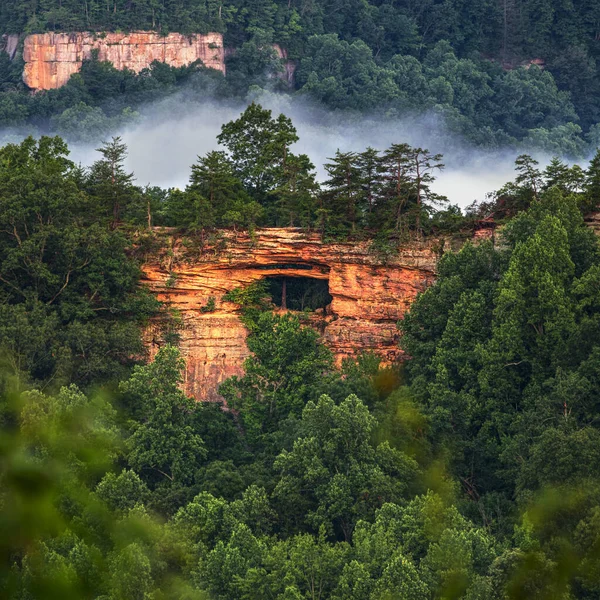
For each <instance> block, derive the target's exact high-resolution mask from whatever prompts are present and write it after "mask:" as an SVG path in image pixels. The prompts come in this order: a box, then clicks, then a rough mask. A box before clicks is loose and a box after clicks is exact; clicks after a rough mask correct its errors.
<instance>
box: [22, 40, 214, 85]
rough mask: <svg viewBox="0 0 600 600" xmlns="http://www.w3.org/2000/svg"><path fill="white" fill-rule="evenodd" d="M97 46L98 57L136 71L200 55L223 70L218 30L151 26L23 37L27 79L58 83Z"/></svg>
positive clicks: (182, 62)
mask: <svg viewBox="0 0 600 600" xmlns="http://www.w3.org/2000/svg"><path fill="white" fill-rule="evenodd" d="M94 50H97V51H98V58H99V59H100V60H105V61H110V62H111V63H112V64H113V65H114V66H115V67H116V68H117V69H130V70H132V71H135V72H136V73H139V72H140V71H141V70H142V69H145V68H147V67H149V66H150V65H151V64H152V63H153V62H154V61H159V62H164V63H167V64H168V65H171V66H173V67H183V66H186V65H189V64H191V63H193V62H195V61H197V60H201V61H202V62H203V63H204V65H205V66H206V67H211V68H213V69H218V70H219V71H221V72H223V73H224V72H225V60H224V53H223V36H222V35H221V34H220V33H209V34H206V35H200V34H194V35H182V34H179V33H170V34H169V35H166V36H163V35H159V34H157V33H152V32H135V33H128V34H125V33H98V34H94V33H44V34H35V35H29V36H27V37H26V38H25V45H24V50H23V59H24V60H25V70H24V73H23V80H24V82H25V84H26V85H27V86H28V87H30V88H32V89H34V90H49V89H55V88H59V87H61V86H62V85H64V84H65V83H67V81H68V80H69V78H70V77H71V75H73V74H74V73H77V72H79V70H80V69H81V65H82V62H83V61H84V60H87V59H90V58H91V57H92V52H93V51H94Z"/></svg>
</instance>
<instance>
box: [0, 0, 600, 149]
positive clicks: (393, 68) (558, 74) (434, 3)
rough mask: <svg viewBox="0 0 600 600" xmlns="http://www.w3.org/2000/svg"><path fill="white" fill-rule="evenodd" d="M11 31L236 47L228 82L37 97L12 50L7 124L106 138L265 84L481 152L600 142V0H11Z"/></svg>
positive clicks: (175, 72)
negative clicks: (139, 34)
mask: <svg viewBox="0 0 600 600" xmlns="http://www.w3.org/2000/svg"><path fill="white" fill-rule="evenodd" d="M0 29H1V30H2V31H0V33H19V34H23V33H32V32H43V31H67V32H68V31H88V30H92V31H131V30H140V29H142V30H155V31H159V32H162V33H167V32H181V33H192V32H200V33H206V32H208V31H217V32H223V33H224V35H225V45H226V46H227V47H228V48H231V49H232V52H231V53H230V54H229V56H228V59H227V70H228V76H227V77H225V78H223V77H222V76H220V75H218V74H215V73H209V72H206V71H205V70H203V69H202V68H201V67H199V66H192V67H191V68H188V69H169V68H166V67H164V65H162V66H161V65H158V64H157V65H155V66H153V67H152V68H150V69H147V70H145V71H144V72H143V73H142V74H140V75H138V76H135V75H134V74H133V73H131V72H117V71H115V69H112V68H111V67H110V66H109V65H106V64H94V61H91V64H87V65H86V66H85V67H84V69H83V71H82V73H81V74H80V75H76V76H73V78H72V81H71V83H70V84H69V85H67V86H66V88H64V89H62V90H58V91H52V92H49V93H47V94H38V95H36V96H34V97H31V96H29V95H28V94H26V93H23V92H24V90H23V89H22V88H23V86H22V84H21V83H20V80H21V71H22V62H21V60H20V59H19V54H18V53H17V57H16V59H15V61H13V62H12V63H11V62H10V60H9V58H8V56H7V55H5V54H0V89H1V90H2V91H1V92H0V125H3V126H14V125H25V124H29V125H34V126H36V127H38V128H40V130H41V131H42V132H45V133H48V132H56V133H60V134H62V135H67V136H68V135H69V134H72V133H73V125H72V124H73V123H76V122H78V121H80V120H85V121H86V122H87V123H88V125H89V129H90V130H93V128H94V127H95V128H97V129H98V130H99V132H98V134H96V135H100V136H101V135H102V134H104V135H106V133H105V131H108V130H112V129H115V128H117V127H119V126H120V125H122V124H123V123H124V122H127V120H128V119H130V118H131V110H135V109H136V108H137V107H138V106H140V104H141V103H143V102H146V101H148V100H156V99H158V98H161V97H163V96H165V95H168V94H171V93H174V92H176V91H180V90H182V89H186V90H189V89H192V90H193V92H194V94H198V93H203V94H210V95H213V96H215V97H217V98H244V97H245V96H246V94H247V93H248V90H249V89H250V88H252V87H253V86H259V87H261V88H265V89H278V88H279V89H281V90H282V91H284V92H286V93H289V92H290V91H291V92H292V93H294V92H295V93H301V94H302V95H303V96H305V97H308V98H310V99H311V100H312V101H314V102H316V103H318V104H321V105H324V106H325V107H328V108H330V109H333V110H340V111H349V112H351V113H356V112H358V113H361V112H365V111H368V112H372V111H375V112H379V113H380V114H386V115H388V116H390V115H391V116H396V115H397V116H403V115H410V114H414V113H423V112H427V113H432V114H435V115H438V116H439V117H440V118H441V119H442V120H443V122H444V123H446V124H447V125H448V126H449V127H450V129H451V130H452V131H454V132H456V133H459V134H460V135H461V136H464V137H465V138H466V139H468V140H469V141H471V142H472V143H475V144H477V145H480V146H488V147H499V146H505V145H515V144H520V145H522V146H524V147H528V148H539V149H541V150H545V151H547V152H549V153H551V154H565V155H569V156H573V157H581V156H584V155H587V154H589V153H590V152H591V151H593V150H594V149H595V147H596V145H597V143H598V140H599V139H600V128H599V126H598V124H599V123H600V79H599V69H600V65H598V58H599V56H600V42H599V41H598V40H599V38H600V8H598V6H597V3H596V2H594V1H592V0H473V1H469V2H460V1H458V0H444V1H442V0H426V1H424V2H411V1H405V0H402V1H400V2H388V1H371V2H369V1H367V0H361V1H356V2H347V1H345V0H343V1H342V0H314V1H312V0H311V1H304V0H302V1H300V0H291V1H288V0H285V1H279V0H278V1H272V0H233V1H231V2H221V1H212V0H169V1H166V0H138V1H135V2H130V1H125V0H107V1H104V0H103V1H102V2H100V1H99V0H85V1H84V2H80V1H74V0H46V1H44V2H30V1H29V0H2V1H1V2H0ZM273 44H278V45H279V46H280V47H282V48H285V49H286V51H287V54H288V57H289V60H291V61H292V62H293V64H294V65H295V82H294V89H293V90H289V89H288V88H287V85H286V84H284V83H283V82H282V81H281V80H280V79H278V78H277V77H276V76H275V75H276V74H277V73H278V71H280V70H282V69H283V66H282V61H281V60H280V59H279V57H278V55H277V53H276V51H275V50H274V48H273ZM127 109H129V112H127ZM124 111H126V112H125V113H124ZM88 135H92V134H91V133H90V131H88Z"/></svg>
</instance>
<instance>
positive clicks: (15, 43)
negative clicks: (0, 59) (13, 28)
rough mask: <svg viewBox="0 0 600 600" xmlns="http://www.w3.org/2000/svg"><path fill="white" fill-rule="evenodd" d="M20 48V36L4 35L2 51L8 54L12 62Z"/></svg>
mask: <svg viewBox="0 0 600 600" xmlns="http://www.w3.org/2000/svg"><path fill="white" fill-rule="evenodd" d="M18 47H19V36H18V35H16V34H4V35H3V36H2V37H1V38H0V51H2V52H6V54H8V56H9V58H10V60H13V59H14V57H15V55H16V54H17V49H18Z"/></svg>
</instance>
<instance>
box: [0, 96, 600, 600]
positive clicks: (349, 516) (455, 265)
mask: <svg viewBox="0 0 600 600" xmlns="http://www.w3.org/2000/svg"><path fill="white" fill-rule="evenodd" d="M220 138H221V143H222V144H223V147H224V150H223V151H221V152H211V153H209V154H207V155H206V156H201V157H199V159H198V161H197V163H196V164H194V165H193V166H192V168H191V174H190V183H189V186H188V187H187V188H186V189H185V190H161V189H160V188H140V187H139V186H137V185H136V183H135V179H134V175H133V174H132V173H129V172H127V170H126V169H125V168H124V166H123V165H124V158H125V156H126V153H127V148H126V146H125V145H124V144H123V143H122V141H121V140H120V139H118V138H115V139H113V140H111V141H109V142H106V143H105V144H103V145H102V146H101V147H100V148H99V153H98V157H97V160H96V161H95V162H94V163H93V164H92V165H90V166H89V167H87V168H82V167H79V166H77V165H75V164H74V163H73V162H72V161H71V160H69V155H68V147H67V145H66V144H65V142H64V141H63V140H62V139H60V138H58V137H55V138H50V137H43V138H41V139H40V140H38V141H36V140H34V139H33V138H28V139H26V140H25V141H23V142H22V143H19V144H9V145H6V146H4V147H2V148H0V249H1V253H0V255H1V256H2V261H1V263H0V358H1V361H0V374H1V377H0V481H1V482H2V486H0V553H1V555H2V561H0V589H2V590H3V594H4V595H5V596H6V597H7V598H9V599H11V600H12V599H15V600H22V599H29V598H35V599H36V600H45V599H49V600H50V599H52V600H53V599H57V598H61V599H71V598H72V599H74V600H75V599H78V600H79V599H81V598H90V599H93V598H95V599H97V598H102V599H109V600H130V599H140V600H147V599H149V598H169V599H171V598H172V599H177V600H189V599H195V598H197V599H210V600H213V599H214V600H237V599H239V598H247V599H256V600H262V599H264V598H269V597H271V598H276V599H278V600H288V599H294V600H298V599H307V600H308V599H311V600H312V599H314V598H321V599H323V600H325V599H332V600H347V599H355V600H363V599H368V600H384V599H387V598H401V599H407V600H413V599H414V600H430V599H431V600H433V599H440V600H441V599H442V598H444V599H449V598H452V599H454V598H455V599H458V598H466V599H469V600H496V599H497V600H507V599H513V598H514V599H517V598H533V599H539V600H543V599H544V600H545V599H547V598H557V599H560V600H573V599H577V600H579V599H581V600H588V599H589V600H591V599H592V598H596V597H597V595H598V590H599V589H600V579H599V578H598V572H599V571H598V568H597V567H598V565H597V564H596V563H597V561H598V556H597V548H598V544H599V543H600V541H599V535H600V532H599V530H598V527H597V516H598V502H599V500H600V498H599V492H600V473H598V464H600V461H599V458H600V457H599V456H598V448H599V447H600V446H599V442H600V440H599V435H600V433H599V427H598V419H597V414H596V413H597V412H598V410H599V406H598V402H599V398H598V389H599V388H598V384H599V382H600V360H599V356H600V351H599V346H598V339H600V304H599V303H598V298H597V297H598V290H599V289H600V246H599V244H598V240H597V238H596V235H595V234H594V232H593V231H592V230H591V229H590V228H589V227H587V226H586V225H585V222H584V215H587V214H588V213H589V211H590V210H594V209H597V207H598V205H599V204H600V157H599V156H600V155H597V156H596V157H595V158H594V159H593V160H592V161H591V163H590V164H589V165H588V166H587V167H586V168H585V169H583V168H581V167H579V166H577V165H574V166H570V165H568V164H565V163H563V162H561V161H560V160H559V159H555V160H553V161H552V162H551V164H550V165H549V166H548V167H547V168H546V169H544V170H541V169H540V168H539V165H538V164H537V163H536V161H535V160H534V159H532V158H531V157H529V156H527V155H523V156H520V157H519V158H518V159H517V162H516V165H515V168H516V174H515V180H514V181H512V182H508V183H507V184H506V185H505V186H503V187H502V188H501V189H500V190H497V191H496V192H495V193H493V194H491V195H490V196H489V198H488V200H487V201H486V202H483V203H480V204H478V205H475V206H472V207H470V209H469V211H468V212H467V214H466V215H462V214H461V212H460V211H459V210H453V209H448V208H443V197H441V196H438V195H435V194H433V192H432V191H431V189H430V185H431V184H432V182H433V179H434V177H435V174H436V173H437V172H438V171H439V170H440V169H441V168H442V167H443V162H442V160H443V159H442V157H441V156H439V155H435V154H432V153H431V152H429V151H427V150H424V149H421V148H413V147H411V146H410V145H408V144H405V143H402V142H400V141H399V143H397V144H395V145H393V146H392V147H390V148H388V149H382V150H381V151H379V150H376V149H369V150H368V151H367V152H363V153H361V152H358V153H346V154H344V153H337V154H336V155H335V156H333V157H331V159H330V162H329V163H328V164H327V166H326V170H327V173H328V179H327V180H326V181H325V182H324V184H323V186H322V187H321V186H319V185H318V184H317V183H316V182H315V180H314V177H313V175H312V170H313V166H312V165H311V164H310V160H309V158H308V157H307V156H304V155H296V154H294V153H293V152H290V151H289V150H290V145H291V144H292V143H293V142H294V141H295V139H296V138H297V135H296V131H295V128H294V126H293V123H292V122H291V121H289V119H287V118H286V117H285V116H283V115H280V116H277V117H276V116H274V115H272V114H271V113H270V112H269V111H267V110H265V109H263V108H262V107H260V106H259V105H251V106H250V107H249V108H248V109H247V110H246V111H245V112H244V113H243V114H242V115H240V117H239V119H236V120H234V121H232V122H230V123H227V124H226V125H224V126H223V128H222V131H221V134H220ZM257 166H258V167H259V168H257ZM440 203H441V205H442V209H441V210H440V209H439V208H438V209H436V206H437V205H439V204H440ZM292 218H293V219H297V223H298V225H300V226H301V227H302V228H303V229H304V230H305V231H308V230H312V231H320V233H321V235H322V237H323V239H325V240H327V239H340V238H341V239H344V240H345V241H346V242H347V243H352V241H353V240H356V239H362V238H366V239H370V240H371V243H372V244H373V250H374V254H373V260H376V261H377V260H378V261H381V263H382V264H384V263H385V261H386V260H387V257H389V256H390V253H393V252H394V251H397V250H398V248H399V247H406V246H407V245H417V246H418V245H420V244H422V243H423V239H424V238H427V237H429V239H428V240H427V239H426V241H427V242H428V243H430V242H433V241H434V240H437V242H438V246H437V247H438V248H439V251H440V255H441V257H440V260H439V266H438V274H437V281H436V282H435V283H434V284H433V285H431V286H430V287H429V288H428V289H427V290H426V291H424V292H423V293H422V294H420V295H419V296H418V298H417V299H416V301H415V302H414V304H413V305H412V307H411V309H410V311H409V313H408V314H407V315H406V316H405V318H404V319H403V320H402V321H401V322H400V323H399V324H398V326H399V328H400V330H401V333H402V336H401V338H400V345H401V348H402V349H403V350H404V351H405V353H406V355H407V356H408V357H410V358H408V359H407V360H406V362H405V363H404V364H403V365H391V366H390V365H384V364H382V362H381V359H380V358H379V357H377V356H375V355H370V354H365V355H360V356H356V357H354V358H352V359H347V360H346V361H344V363H343V364H342V366H341V367H337V366H336V365H335V363H334V360H333V355H332V353H331V351H330V350H329V349H328V348H327V347H326V346H325V345H324V344H323V343H322V341H321V339H320V336H319V333H318V331H316V330H315V329H313V328H312V327H310V326H308V325H306V323H305V320H304V318H303V313H302V312H298V311H295V312H294V311H292V312H285V311H282V310H281V307H280V308H279V309H278V310H275V304H274V302H273V301H272V299H271V298H269V293H271V294H274V293H279V290H278V289H277V288H273V290H271V291H269V290H268V289H267V288H266V287H265V286H260V285H254V286H250V287H247V288H237V289H235V290H233V291H231V292H229V294H228V296H227V300H228V301H230V302H234V303H236V304H237V305H238V306H239V307H240V311H241V315H242V319H243V322H244V324H245V325H246V326H247V328H248V333H249V336H248V340H247V344H248V348H249V349H250V351H251V356H250V357H249V358H248V359H247V360H246V361H245V363H244V373H243V374H242V375H241V376H234V377H231V378H229V379H227V380H226V381H225V382H224V383H223V384H222V385H221V386H220V388H219V393H220V395H221V397H222V399H223V401H222V402H214V403H203V402H197V401H195V400H194V399H192V398H189V397H187V396H186V395H185V394H184V392H183V391H182V388H181V382H182V377H183V369H184V362H183V359H182V353H181V352H180V349H179V347H178V343H179V341H180V336H179V331H180V326H181V322H180V320H181V317H180V315H177V313H176V311H174V310H172V309H171V308H170V307H169V306H167V305H161V304H160V303H158V302H157V301H156V299H154V298H153V297H152V296H150V295H149V294H147V293H145V292H144V290H143V287H142V286H140V285H139V282H140V266H141V264H142V262H143V261H144V260H145V258H146V257H147V256H151V255H152V253H155V252H157V251H158V250H160V248H158V247H157V244H160V239H161V238H160V237H157V236H156V235H155V230H154V229H153V227H154V226H155V225H156V224H157V223H160V224H169V225H170V226H171V227H173V229H172V230H171V231H174V232H178V234H179V235H181V236H183V237H184V238H185V240H186V245H187V247H189V248H190V249H191V250H192V251H195V252H197V253H199V255H200V256H201V255H202V252H203V251H204V248H209V250H208V251H209V252H211V253H214V252H215V251H216V252H224V253H226V251H227V248H226V241H224V240H223V239H221V240H220V239H219V231H218V228H219V227H223V226H227V227H229V228H230V229H231V230H232V231H233V233H234V234H235V233H236V232H237V231H238V230H239V229H248V230H249V233H250V236H252V232H253V229H254V228H255V227H256V226H257V225H259V224H261V223H262V224H266V225H269V224H277V223H280V222H281V223H283V224H288V222H289V220H290V219H292ZM490 219H493V220H494V222H495V223H496V225H498V226H499V229H498V230H497V231H496V232H495V234H494V236H492V238H491V239H488V240H485V241H481V242H479V243H474V242H472V241H470V240H466V238H470V237H471V236H472V232H473V228H474V226H475V224H476V223H479V222H481V221H485V222H489V220H490ZM444 239H445V240H448V241H451V242H452V244H448V246H446V247H444V246H443V244H442V243H441V241H442V240H444ZM465 240H466V241H465ZM223 243H225V246H223ZM450 246H453V247H455V248H460V249H458V250H454V251H452V250H450ZM317 293H318V291H317ZM399 301H401V300H400V299H399ZM213 304H214V302H213ZM315 306H318V304H317V305H315ZM205 310H206V311H207V312H210V311H211V310H212V308H211V306H210V303H209V305H207V306H206V307H205ZM308 310H310V308H308ZM320 310H322V308H321V309H320ZM149 319H153V322H154V323H158V324H160V327H159V329H158V330H157V334H156V335H155V337H154V343H155V344H156V345H157V346H158V351H157V353H156V354H155V356H154V357H153V359H152V360H148V357H147V355H146V354H145V348H146V346H145V345H144V344H143V343H142V331H143V328H144V327H145V326H146V325H147V324H148V322H149ZM224 402H226V406H225V404H224Z"/></svg>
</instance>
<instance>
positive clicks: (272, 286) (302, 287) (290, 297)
mask: <svg viewBox="0 0 600 600" xmlns="http://www.w3.org/2000/svg"><path fill="white" fill-rule="evenodd" d="M266 282H267V291H268V293H269V295H270V296H271V299H272V301H273V304H275V305H276V306H279V307H280V308H283V309H287V310H296V311H303V310H307V309H308V310H318V309H320V308H323V309H324V308H325V307H326V306H327V305H328V304H330V303H331V301H332V300H333V298H332V297H331V294H330V293H329V281H328V280H327V279H312V278H310V277H287V276H278V277H267V278H266Z"/></svg>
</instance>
